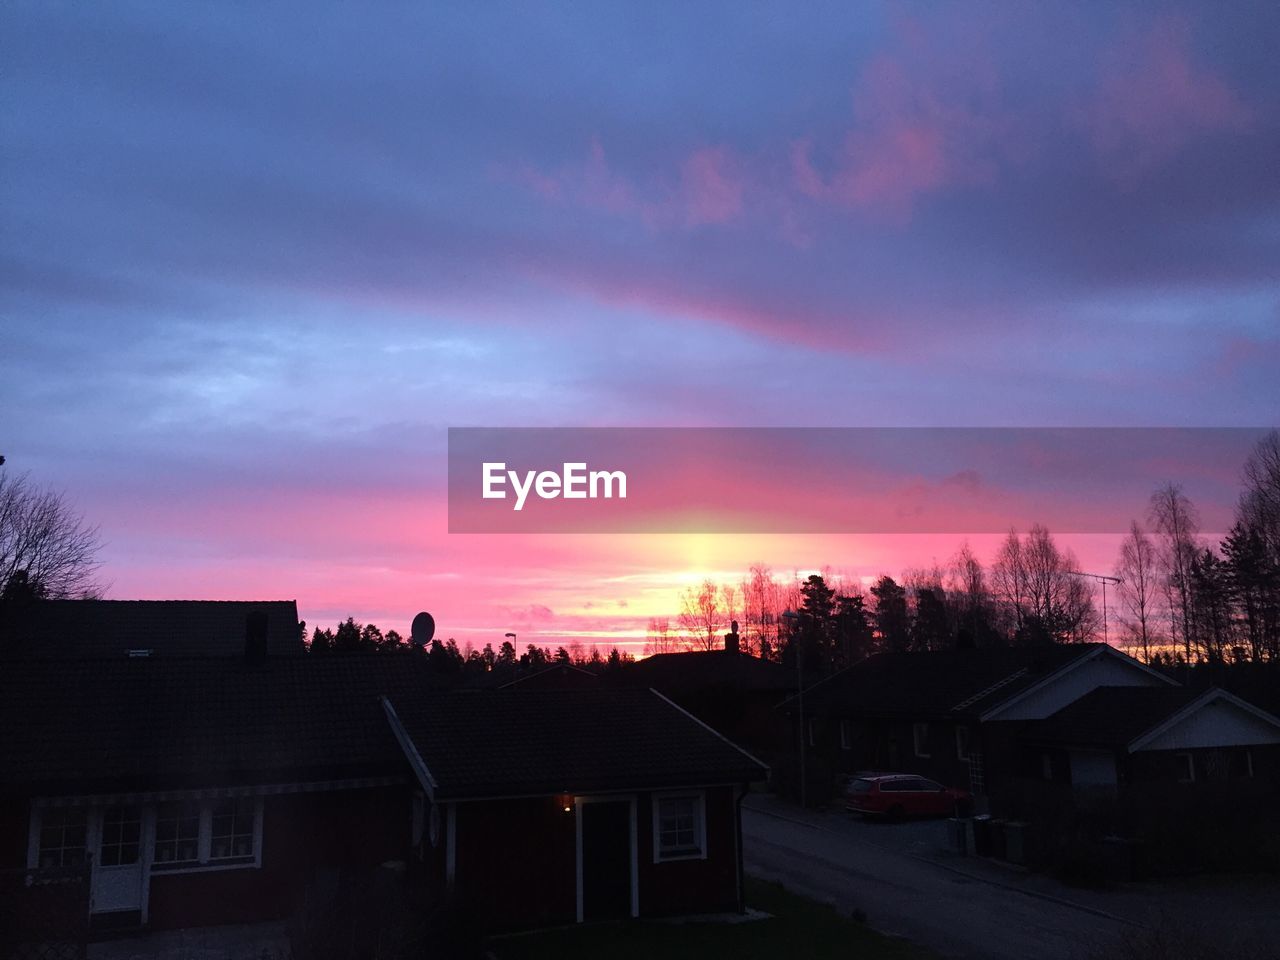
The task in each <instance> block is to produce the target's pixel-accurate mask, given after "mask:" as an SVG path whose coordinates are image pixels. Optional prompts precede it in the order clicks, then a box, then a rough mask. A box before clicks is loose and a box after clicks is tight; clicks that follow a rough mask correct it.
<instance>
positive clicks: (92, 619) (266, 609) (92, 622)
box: [0, 600, 304, 658]
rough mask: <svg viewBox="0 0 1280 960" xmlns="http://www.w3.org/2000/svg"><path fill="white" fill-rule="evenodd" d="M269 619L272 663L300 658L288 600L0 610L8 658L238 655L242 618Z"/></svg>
mask: <svg viewBox="0 0 1280 960" xmlns="http://www.w3.org/2000/svg"><path fill="white" fill-rule="evenodd" d="M255 611H261V612H263V613H265V614H266V615H267V651H268V653H269V654H271V655H272V656H277V657H278V656H284V655H289V654H301V653H303V652H304V648H303V645H302V636H301V632H300V630H299V628H298V604H297V602H296V601H293V600H262V601H242V600H37V601H33V602H24V603H17V604H15V603H10V604H5V605H3V607H0V652H3V654H4V655H6V656H22V657H29V656H38V657H77V658H98V657H123V656H125V654H126V653H127V652H128V651H129V650H148V649H149V650H151V651H152V652H153V655H155V656H186V657H190V656H195V657H208V656H241V655H242V654H243V652H244V643H245V623H246V617H247V616H248V615H249V614H250V613H252V612H255Z"/></svg>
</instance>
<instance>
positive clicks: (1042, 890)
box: [743, 798, 1275, 960]
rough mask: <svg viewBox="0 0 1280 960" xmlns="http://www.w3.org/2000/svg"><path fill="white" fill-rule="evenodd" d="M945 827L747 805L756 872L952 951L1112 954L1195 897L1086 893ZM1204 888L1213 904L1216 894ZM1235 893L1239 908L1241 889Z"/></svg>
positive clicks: (749, 857)
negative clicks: (948, 847)
mask: <svg viewBox="0 0 1280 960" xmlns="http://www.w3.org/2000/svg"><path fill="white" fill-rule="evenodd" d="M943 829H944V827H943V825H942V824H938V823H934V824H925V825H917V824H906V825H902V826H901V827H899V826H877V825H870V824H864V823H860V822H857V821H851V820H849V819H848V818H845V817H843V816H833V815H829V814H828V815H824V814H811V813H800V812H799V811H796V810H795V808H786V807H783V806H781V805H779V804H776V803H769V802H767V801H764V800H757V799H756V798H752V799H750V800H748V801H747V802H746V803H745V804H744V808H743V846H744V850H745V855H746V868H747V872H748V873H750V874H752V875H753V876H757V877H761V878H763V879H766V880H777V881H780V882H781V883H783V884H784V885H785V886H786V887H787V888H788V889H790V890H793V891H795V892H796V893H800V894H803V895H805V896H808V897H811V898H813V899H816V900H820V901H823V902H827V903H831V904H832V905H834V906H835V907H836V908H837V909H839V910H841V911H842V912H846V913H849V912H852V911H855V910H861V911H862V912H863V913H864V914H865V915H866V920H867V923H868V924H870V925H871V926H872V927H873V928H875V929H877V930H879V931H881V932H883V933H888V934H892V935H895V936H901V937H905V938H907V939H909V940H911V941H913V942H915V943H918V944H921V945H922V946H925V947H928V948H929V949H931V950H934V951H935V952H937V953H939V954H940V955H942V956H943V957H948V958H952V960H1027V958H1034V960H1094V958H1098V960H1101V958H1108V957H1112V956H1115V955H1116V950H1117V944H1118V943H1119V942H1120V940H1121V939H1122V938H1123V937H1126V936H1128V937H1134V936H1142V935H1145V933H1146V929H1147V927H1149V926H1151V925H1153V924H1159V923H1161V922H1163V921H1164V920H1165V918H1166V917H1167V915H1168V908H1169V906H1170V905H1171V904H1176V903H1178V901H1179V900H1180V899H1181V897H1182V896H1183V895H1186V891H1179V890H1178V889H1176V888H1169V889H1162V888H1154V887H1152V886H1147V887H1144V888H1138V889H1136V890H1128V891H1125V892H1121V893H1118V894H1109V893H1092V892H1086V891H1075V890H1070V889H1069V888H1065V887H1062V886H1061V885H1059V884H1057V883H1055V882H1054V881H1052V880H1050V879H1049V878H1044V877H1036V876H1029V875H1026V874H1020V873H1017V872H1013V871H1009V870H1005V869H1004V868H1001V867H997V866H993V865H991V864H990V863H988V862H987V861H984V860H975V859H974V858H965V857H955V856H952V857H947V856H946V855H945V854H941V853H940V851H939V850H938V844H937V843H934V842H930V838H934V839H936V838H938V837H940V836H941V835H942V834H941V831H942V830H943ZM1249 890H1250V895H1251V896H1256V900H1257V902H1258V904H1259V905H1261V904H1263V903H1265V902H1267V901H1268V900H1270V898H1271V897H1272V896H1274V895H1275V890H1274V889H1271V888H1266V889H1262V890H1258V889H1255V888H1252V887H1251V888H1249ZM1194 896H1195V898H1196V899H1195V900H1194V902H1195V903H1197V904H1198V905H1200V906H1201V907H1202V906H1203V904H1204V899H1203V898H1204V897H1205V893H1204V892H1203V891H1200V892H1197V893H1195V894H1194ZM1228 896H1229V897H1230V898H1231V901H1230V902H1231V903H1233V904H1235V905H1236V906H1239V905H1240V903H1241V900H1240V895H1239V893H1238V892H1232V893H1230V894H1229V895H1228ZM1224 899H1225V898H1224ZM1270 902H1272V903H1274V902H1275V901H1274V900H1271V901H1270ZM1245 907H1246V908H1247V909H1248V915H1249V916H1250V917H1255V916H1256V915H1257V914H1256V913H1255V911H1254V909H1253V908H1252V905H1250V904H1248V903H1246V904H1245ZM1199 912H1200V911H1199V910H1197V913H1199ZM1267 912H1268V913H1270V911H1267ZM1236 928H1237V929H1239V923H1236ZM1268 932H1271V931H1268Z"/></svg>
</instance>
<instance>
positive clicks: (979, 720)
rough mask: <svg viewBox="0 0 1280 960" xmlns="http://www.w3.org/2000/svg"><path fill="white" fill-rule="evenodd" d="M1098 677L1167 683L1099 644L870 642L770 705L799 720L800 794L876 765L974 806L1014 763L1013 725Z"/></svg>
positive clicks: (1057, 705) (1045, 712)
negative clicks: (906, 645) (858, 657)
mask: <svg viewBox="0 0 1280 960" xmlns="http://www.w3.org/2000/svg"><path fill="white" fill-rule="evenodd" d="M1101 686H1112V687H1121V686H1130V687H1143V688H1148V687H1154V688H1170V687H1175V686H1176V684H1175V682H1174V681H1173V680H1171V679H1169V678H1168V677H1166V676H1165V675H1164V674H1162V673H1160V672H1158V671H1156V670H1153V669H1151V668H1150V667H1147V666H1146V665H1144V664H1141V663H1139V662H1138V661H1137V660H1134V659H1133V658H1132V657H1129V656H1127V655H1126V654H1124V653H1121V652H1120V651H1118V650H1116V649H1115V648H1113V647H1110V646H1107V645H1106V644H1058V645H1053V646H1043V647H1021V648H1016V647H1015V648H999V649H957V650H947V651H931V652H919V653H880V654H876V655H874V656H871V657H868V658H867V659H866V660H863V661H861V662H859V663H857V664H854V665H853V666H851V667H849V668H847V669H845V670H843V671H841V672H840V673H838V674H835V675H833V676H832V677H829V678H827V679H826V680H823V681H820V682H819V683H817V684H815V685H814V686H812V687H810V688H808V689H806V690H805V692H804V696H803V699H801V698H800V697H794V698H791V699H789V700H788V701H786V703H785V704H784V705H783V707H782V709H783V710H784V711H785V712H786V713H788V714H789V715H790V716H791V718H792V720H793V722H800V721H801V720H803V725H804V727H803V734H802V736H803V743H804V749H805V750H806V752H807V754H808V756H807V757H806V759H807V761H808V763H807V769H808V774H809V776H808V778H807V782H808V783H809V790H810V795H811V796H818V797H821V796H822V793H821V791H822V790H824V789H825V790H826V791H827V792H828V794H829V792H830V791H831V790H832V789H833V786H834V784H835V782H836V780H837V779H838V778H839V777H840V776H841V775H843V774H849V773H853V772H856V771H859V770H887V771H894V772H898V771H903V772H910V773H918V774H921V775H924V776H926V777H929V778H931V779H934V780H938V781H941V782H943V783H946V784H949V785H952V786H957V787H960V788H963V789H966V790H969V791H971V792H972V793H973V794H974V796H975V797H976V798H977V799H978V801H979V806H985V805H987V804H988V803H989V801H990V798H991V796H992V795H994V794H998V793H999V790H1000V787H1001V784H1002V781H1004V780H1006V779H1007V778H1009V777H1012V776H1013V775H1014V772H1015V770H1016V768H1017V762H1018V755H1019V750H1020V747H1019V743H1018V739H1017V735H1018V731H1019V727H1020V724H1022V723H1024V722H1026V721H1031V720H1042V719H1046V718H1048V717H1050V716H1052V715H1053V714H1054V713H1056V712H1057V711H1059V710H1061V709H1062V708H1063V707H1066V706H1067V705H1068V704H1071V703H1074V702H1075V701H1077V700H1079V699H1080V698H1081V697H1082V696H1084V695H1085V694H1087V693H1089V692H1090V691H1091V690H1094V689H1096V688H1098V687H1101ZM797 739H799V738H797ZM798 749H799V747H797V750H798Z"/></svg>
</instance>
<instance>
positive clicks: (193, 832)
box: [153, 797, 262, 870]
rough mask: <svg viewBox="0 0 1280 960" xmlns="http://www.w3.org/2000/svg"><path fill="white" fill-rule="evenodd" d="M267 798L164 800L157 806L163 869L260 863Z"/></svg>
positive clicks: (157, 865) (160, 867)
mask: <svg viewBox="0 0 1280 960" xmlns="http://www.w3.org/2000/svg"><path fill="white" fill-rule="evenodd" d="M261 836H262V798H261V797H224V798H222V799H219V800H204V801H189V802H185V803H182V802H178V803H164V804H161V805H160V806H159V807H158V808H157V810H156V846H155V857H154V858H153V862H154V865H155V868H156V869H157V870H204V869H217V868H221V869H227V868H230V867H242V866H249V867H253V866H257V865H258V862H259V859H258V858H259V857H260V856H261V853H262V851H261V850H260V849H259V847H260V838H261Z"/></svg>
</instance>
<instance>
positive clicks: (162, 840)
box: [155, 803, 200, 864]
mask: <svg viewBox="0 0 1280 960" xmlns="http://www.w3.org/2000/svg"><path fill="white" fill-rule="evenodd" d="M199 860H200V806H199V805H198V804H195V803H165V804H161V805H160V808H159V810H157V811H156V852H155V862H156V863H157V864H169V863H172V864H192V863H198V862H199Z"/></svg>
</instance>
